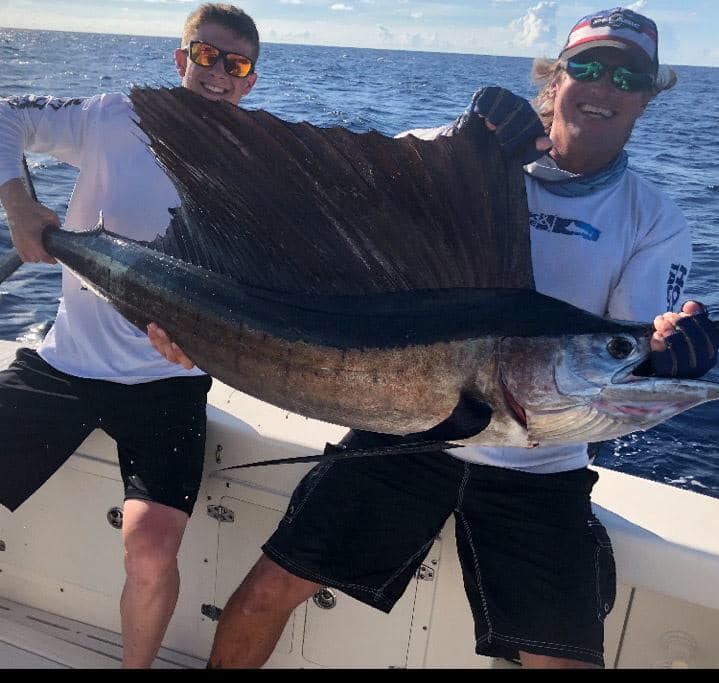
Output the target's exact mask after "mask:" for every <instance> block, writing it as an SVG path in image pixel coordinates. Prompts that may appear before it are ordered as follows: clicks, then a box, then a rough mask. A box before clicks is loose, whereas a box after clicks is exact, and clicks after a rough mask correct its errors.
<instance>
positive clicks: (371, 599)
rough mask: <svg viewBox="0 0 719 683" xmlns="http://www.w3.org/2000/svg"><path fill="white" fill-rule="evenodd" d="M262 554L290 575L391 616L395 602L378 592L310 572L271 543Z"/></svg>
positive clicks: (265, 546) (266, 545)
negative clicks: (344, 595)
mask: <svg viewBox="0 0 719 683" xmlns="http://www.w3.org/2000/svg"><path fill="white" fill-rule="evenodd" d="M262 552H264V553H265V555H267V557H269V558H270V559H271V560H272V561H273V562H274V563H275V564H278V565H279V566H280V567H282V569H284V570H286V571H288V572H289V573H290V574H293V575H294V576H297V577H299V578H300V579H305V580H306V581H312V582H313V583H318V584H320V585H322V586H327V587H328V588H336V589H337V590H340V591H342V592H343V593H345V594H346V595H349V596H350V597H351V598H354V599H355V600H358V601H359V602H361V603H364V604H365V605H367V606H368V607H374V608H375V609H378V610H380V611H382V612H384V613H385V614H389V613H390V611H391V610H392V608H393V607H394V605H395V603H394V602H391V601H390V600H387V598H385V597H383V596H381V595H378V594H377V591H376V590H374V589H372V588H367V587H365V586H360V585H358V584H345V583H342V582H341V581H337V580H336V579H333V578H331V577H328V576H321V575H319V574H316V573H314V572H312V571H309V570H307V569H306V568H305V567H302V566H301V565H299V564H297V563H296V562H294V561H293V560H291V559H290V558H288V557H286V556H285V555H282V553H280V552H279V551H278V550H276V549H275V548H273V547H272V546H271V545H270V544H269V543H265V544H264V545H263V546H262Z"/></svg>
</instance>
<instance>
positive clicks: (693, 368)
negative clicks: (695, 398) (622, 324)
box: [652, 313, 719, 379]
mask: <svg viewBox="0 0 719 683" xmlns="http://www.w3.org/2000/svg"><path fill="white" fill-rule="evenodd" d="M675 327H676V328H677V332H676V333H675V334H670V335H669V336H668V337H666V338H665V339H664V343H665V344H666V346H667V348H666V350H664V351H654V352H652V362H653V364H654V375H655V376H657V377H682V378H685V379H696V378H697V377H701V376H702V375H704V374H706V373H707V372H708V371H709V370H711V369H712V368H713V367H714V366H715V365H716V362H717V348H718V347H719V325H717V324H716V323H714V322H712V321H711V320H709V316H708V315H707V314H706V313H697V314H695V315H690V316H687V317H685V318H680V319H679V320H678V321H677V323H676V324H675Z"/></svg>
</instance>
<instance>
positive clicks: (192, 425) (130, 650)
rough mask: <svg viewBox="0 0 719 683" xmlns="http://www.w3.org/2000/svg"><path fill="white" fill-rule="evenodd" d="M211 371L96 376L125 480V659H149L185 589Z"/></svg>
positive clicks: (142, 662)
mask: <svg viewBox="0 0 719 683" xmlns="http://www.w3.org/2000/svg"><path fill="white" fill-rule="evenodd" d="M210 381H211V380H210V378H209V377H188V378H184V377H183V378H170V379H164V380H158V381H156V382H147V383H143V384H134V385H122V384H117V383H112V382H99V381H98V382H94V383H93V388H92V392H91V394H92V400H93V402H94V404H95V405H97V406H99V408H98V410H100V411H101V414H102V417H103V421H102V426H103V428H104V429H105V431H106V432H107V433H108V434H110V436H112V437H113V438H114V439H115V440H116V441H117V453H118V460H119V463H120V471H121V473H122V479H123V483H124V485H125V507H124V514H123V541H124V544H125V570H126V573H127V580H126V583H125V587H124V589H123V593H122V598H121V602H120V612H121V620H122V634H123V643H124V652H123V666H126V667H149V666H150V665H151V664H152V660H153V658H154V657H155V654H156V653H157V650H158V649H159V647H160V644H161V643H162V639H163V637H164V635H165V630H166V629H167V625H168V623H169V622H170V617H171V616H172V613H173V611H174V609H175V604H176V602H177V596H178V593H179V584H180V579H179V574H178V568H177V552H178V550H179V547H180V542H181V541H182V536H183V534H184V531H185V527H186V525H187V521H188V518H189V516H190V514H191V513H192V510H193V507H194V505H195V501H196V499H197V494H198V491H199V489H200V481H201V479H202V467H203V462H204V448H205V429H206V416H205V406H206V397H207V390H208V389H209V387H210Z"/></svg>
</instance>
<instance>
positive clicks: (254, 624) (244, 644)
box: [209, 555, 320, 669]
mask: <svg viewBox="0 0 719 683" xmlns="http://www.w3.org/2000/svg"><path fill="white" fill-rule="evenodd" d="M319 588H320V584H317V583H313V582H311V581H306V580H305V579H301V578H299V577H298V576H294V575H293V574H290V573H289V572H288V571H286V570H284V569H283V568H282V567H280V566H279V565H278V564H276V563H275V562H273V561H272V560H271V559H270V558H269V557H267V556H266V555H262V557H261V558H260V559H259V560H258V561H257V563H256V564H255V566H254V567H253V568H252V569H251V570H250V573H249V574H248V575H247V576H246V577H245V580H244V581H243V582H242V583H241V584H240V587H239V588H238V589H237V590H236V591H235V592H234V593H233V594H232V597H230V599H229V600H228V601H227V605H225V608H224V610H223V611H222V616H221V617H220V621H219V624H218V626H217V632H216V633H215V642H214V643H213V645H212V653H211V654H210V661H209V667H210V668H213V669H215V668H216V669H219V668H238V669H247V668H259V667H260V666H262V665H263V664H264V663H265V662H266V661H267V660H268V659H269V657H270V655H271V654H272V651H273V650H274V649H275V645H276V644H277V641H278V639H279V637H280V636H281V635H282V630H283V629H284V628H285V624H286V623H287V620H288V619H289V617H290V615H291V614H292V610H294V609H295V607H297V606H298V605H300V604H302V603H303V602H304V601H305V600H307V599H308V598H310V597H311V596H312V595H314V593H316V592H317V590H319Z"/></svg>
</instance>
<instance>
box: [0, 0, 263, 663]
mask: <svg viewBox="0 0 719 683" xmlns="http://www.w3.org/2000/svg"><path fill="white" fill-rule="evenodd" d="M259 50H260V45H259V36H258V33H257V28H256V27H255V24H254V22H253V20H252V19H251V17H249V16H248V15H247V14H245V13H244V12H243V11H242V10H241V9H238V8H236V7H234V6H232V5H227V4H219V3H211V4H204V5H201V6H200V7H198V8H197V9H196V10H195V11H193V12H192V13H191V14H190V15H189V17H188V18H187V21H186V23H185V26H184V30H183V34H182V43H181V47H180V48H178V49H177V50H176V51H175V63H176V66H177V72H178V74H179V75H180V77H181V79H182V85H183V86H184V87H185V88H189V89H190V90H193V91H195V92H197V93H199V94H201V95H202V96H203V97H206V98H208V99H211V100H224V101H227V102H232V103H233V104H238V103H239V102H240V100H241V99H242V98H243V97H244V96H245V95H247V94H248V93H249V92H250V91H251V90H252V87H253V86H254V84H255V81H256V79H257V74H256V73H255V70H254V69H255V64H256V62H257V58H258V55H259ZM139 132H140V131H139V129H138V128H137V126H136V124H135V122H134V116H133V111H132V109H131V107H130V103H129V100H128V98H127V97H126V96H124V95H121V94H106V95H98V96H95V97H91V98H87V99H58V98H54V97H43V98H36V97H22V98H10V99H7V100H2V101H0V200H1V201H2V203H3V206H4V207H5V209H6V211H7V215H8V220H9V222H10V228H11V233H12V239H13V242H14V244H15V246H16V248H17V251H18V253H19V254H20V256H21V257H22V258H23V260H24V261H45V262H48V263H52V262H53V261H54V259H53V258H52V257H51V256H50V255H49V254H48V253H47V252H46V251H45V250H44V248H43V245H42V242H41V239H40V235H41V233H42V230H43V228H44V227H45V226H47V225H59V224H60V221H59V218H58V216H57V215H56V214H55V213H54V212H52V211H50V210H49V209H47V208H46V207H44V206H42V205H41V204H38V203H35V202H33V201H32V200H31V199H30V197H29V196H28V195H27V193H26V192H25V189H24V187H23V185H22V182H21V181H20V180H19V178H18V175H19V169H20V160H21V158H22V154H23V151H24V150H25V149H27V150H30V151H33V152H43V153H46V154H51V155H53V156H55V157H57V158H58V159H60V160H62V161H65V162H67V163H70V164H72V165H74V166H77V167H78V168H79V169H80V175H79V177H78V181H77V184H76V186H75V189H74V192H73V196H72V200H71V202H70V205H69V208H68V212H67V221H66V226H65V227H66V229H76V230H84V229H87V228H91V227H93V226H94V225H95V224H96V222H97V219H98V214H99V212H100V211H102V212H103V217H104V223H105V227H106V228H107V229H109V230H111V231H114V232H117V233H119V234H122V235H125V236H127V237H131V238H134V239H140V240H151V239H153V238H154V237H155V236H156V235H157V234H158V233H163V232H164V231H165V229H166V228H167V226H168V223H169V219H170V214H169V213H168V209H170V208H173V207H177V206H179V204H180V199H179V197H178V196H177V193H176V191H175V189H174V187H173V185H172V183H171V182H170V180H169V179H168V178H167V176H165V174H164V173H163V172H162V171H161V170H160V168H159V166H158V165H157V164H156V163H155V160H154V158H153V156H152V155H151V153H150V152H149V151H148V149H147V147H146V143H145V141H143V140H142V139H141V138H140V136H139ZM208 153H210V154H211V153H212V150H208ZM62 277H63V298H62V302H61V304H60V308H59V310H58V314H57V318H56V320H55V323H54V325H53V327H52V329H51V330H50V332H49V333H48V335H47V337H46V338H45V340H44V341H43V343H42V344H41V346H40V348H39V349H38V350H37V352H35V351H31V350H29V349H21V350H19V351H18V354H17V359H16V361H15V362H14V363H13V364H12V365H11V366H10V368H9V369H8V370H6V371H4V372H0V424H1V425H2V444H1V453H0V503H2V504H3V505H5V506H6V507H8V508H9V509H10V510H15V509H16V508H17V507H18V506H20V505H21V504H22V503H23V501H25V500H26V499H27V498H28V497H29V496H31V495H32V494H33V493H34V492H35V491H36V490H37V489H38V488H39V487H40V486H42V484H43V483H44V482H45V481H46V480H47V479H48V478H49V477H50V476H51V475H52V474H53V473H54V472H55V471H56V470H57V468H58V467H60V465H62V463H63V462H64V461H65V460H66V459H67V458H68V457H69V456H70V455H71V454H72V453H73V451H74V450H75V449H76V448H77V447H78V446H79V445H80V443H81V442H82V441H83V440H84V439H85V437H86V436H87V435H88V434H89V433H90V432H91V431H92V430H93V429H95V428H96V427H101V428H103V429H104V430H105V431H106V432H107V433H108V434H109V435H110V436H112V437H113V438H114V439H115V440H116V441H117V447H118V455H119V461H120V468H121V473H122V478H123V482H124V485H125V505H124V510H123V541H124V546H125V568H126V572H127V578H126V583H125V586H124V589H123V593H122V598H121V603H120V611H121V620H122V634H123V648H124V649H123V666H126V667H149V666H150V665H151V663H152V661H153V659H154V657H155V654H156V653H157V650H158V649H159V647H160V644H161V642H162V639H163V636H164V634H165V631H166V629H167V625H168V623H169V621H170V617H171V616H172V612H173V610H174V608H175V604H176V601H177V596H178V592H179V582H180V579H179V573H178V568H177V552H178V549H179V546H180V542H181V539H182V536H183V533H184V530H185V526H186V524H187V520H188V517H189V515H190V514H191V513H192V509H193V506H194V503H195V499H196V497H197V492H198V490H199V486H200V479H201V475H202V467H203V456H204V445H205V427H206V416H205V407H206V401H207V391H208V390H209V388H210V381H211V380H210V378H209V377H207V376H206V375H205V374H204V373H202V372H200V371H198V370H192V371H187V370H184V369H183V368H179V367H177V366H176V365H174V364H172V363H169V362H167V361H166V360H165V359H164V358H163V357H162V356H160V355H159V354H158V353H157V352H156V351H155V350H154V349H153V348H152V346H151V345H150V343H149V341H148V339H147V337H146V335H145V334H144V333H142V332H140V331H139V330H137V329H136V328H134V327H133V326H132V325H131V324H129V323H128V322H127V321H126V320H125V319H124V318H122V317H121V316H120V315H119V314H118V313H117V312H116V311H115V310H114V309H113V308H112V307H111V306H110V305H109V304H108V303H107V302H105V301H102V300H101V299H99V298H98V297H96V296H95V295H94V294H93V293H92V292H90V291H88V290H87V289H86V288H85V287H83V286H82V283H81V282H80V281H79V280H78V279H76V278H75V277H74V276H73V275H72V274H71V273H70V272H69V271H67V270H66V269H64V270H63V274H62Z"/></svg>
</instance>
